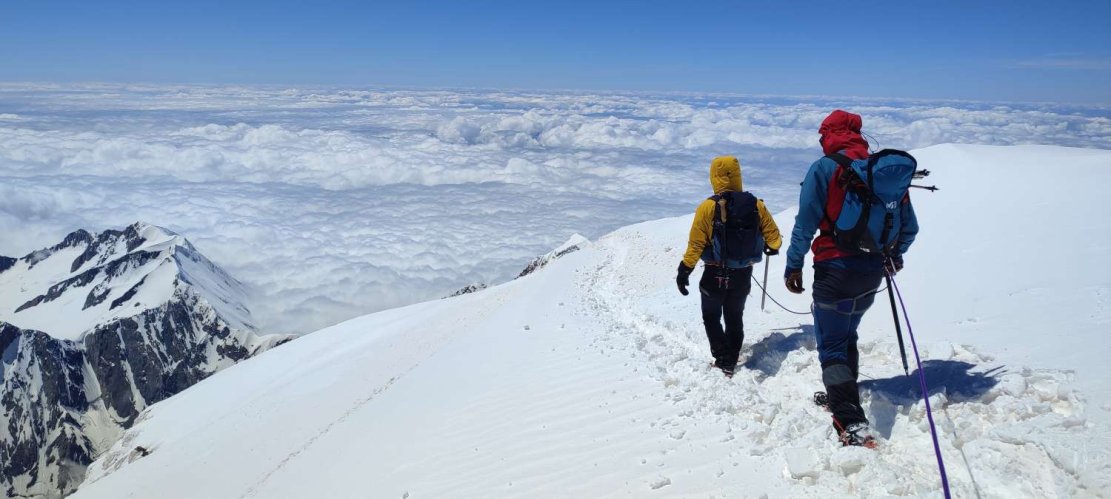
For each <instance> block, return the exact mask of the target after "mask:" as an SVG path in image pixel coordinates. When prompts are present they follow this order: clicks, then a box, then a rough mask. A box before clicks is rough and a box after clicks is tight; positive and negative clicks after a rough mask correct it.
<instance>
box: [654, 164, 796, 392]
mask: <svg viewBox="0 0 1111 499" xmlns="http://www.w3.org/2000/svg"><path fill="white" fill-rule="evenodd" d="M710 185H711V186H712V187H713V188H714V195H713V196H711V197H710V198H708V199H706V200H705V201H703V202H702V204H700V205H698V209H697V210H695V212H694V223H692V224H691V232H690V241H689V242H688V243H687V252H686V254H684V256H683V261H681V262H679V274H678V276H677V277H676V278H675V282H676V284H678V286H679V292H680V293H683V295H686V294H688V293H687V286H690V279H689V278H690V274H691V272H694V267H695V265H696V264H697V263H698V260H699V259H701V260H702V261H703V262H704V263H705V266H704V267H705V268H704V270H703V272H702V279H701V280H700V281H699V283H698V290H699V294H701V295H702V322H703V324H704V325H705V326H706V337H707V338H708V339H709V340H710V353H711V354H712V355H713V356H714V367H717V368H718V369H721V370H722V372H724V373H725V375H726V376H730V377H731V376H733V371H734V370H735V369H736V366H737V358H738V357H739V356H740V353H741V344H742V343H743V342H744V337H745V333H744V322H743V318H744V308H745V300H746V299H747V298H748V292H749V290H750V289H751V288H752V282H751V280H752V266H753V265H754V264H756V263H757V262H759V261H760V260H761V259H762V257H763V255H768V256H771V255H775V254H778V253H779V247H780V246H781V245H782V244H783V241H782V239H781V237H780V235H779V227H777V226H776V225H775V220H774V219H773V218H772V216H771V214H770V213H768V208H767V207H766V206H764V202H763V201H762V200H760V199H757V198H756V197H755V196H753V195H752V194H751V193H748V192H745V191H744V190H743V188H742V185H741V164H740V162H738V161H737V158H735V157H733V156H719V157H717V158H714V160H713V161H712V162H711V163H710ZM723 315H724V316H725V328H724V329H723V328H722V325H721V319H722V316H723Z"/></svg>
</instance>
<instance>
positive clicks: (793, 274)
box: [783, 269, 806, 295]
mask: <svg viewBox="0 0 1111 499" xmlns="http://www.w3.org/2000/svg"><path fill="white" fill-rule="evenodd" d="M783 280H784V282H785V283H786V284H787V291H790V292H792V293H794V294H796V295H797V294H802V292H803V291H806V288H804V287H802V270H801V269H799V270H792V269H787V273H786V274H785V275H784V276H783Z"/></svg>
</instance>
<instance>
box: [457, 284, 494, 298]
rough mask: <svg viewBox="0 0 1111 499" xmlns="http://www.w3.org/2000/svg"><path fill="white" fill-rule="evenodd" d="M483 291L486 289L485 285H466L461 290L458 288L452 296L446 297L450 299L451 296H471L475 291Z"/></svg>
mask: <svg viewBox="0 0 1111 499" xmlns="http://www.w3.org/2000/svg"><path fill="white" fill-rule="evenodd" d="M484 289H486V285H485V284H482V283H479V284H468V285H466V286H463V287H462V288H459V289H458V290H456V291H455V292H454V293H452V294H450V295H448V298H450V297H452V296H460V295H467V294H471V293H474V292H476V291H482V290H484Z"/></svg>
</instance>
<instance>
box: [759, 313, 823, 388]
mask: <svg viewBox="0 0 1111 499" xmlns="http://www.w3.org/2000/svg"><path fill="white" fill-rule="evenodd" d="M790 329H793V330H794V329H797V328H790ZM801 329H802V330H801V331H797V330H796V332H794V333H791V334H790V335H785V334H783V333H780V332H774V333H772V334H770V335H768V336H767V337H765V338H763V339H761V340H760V341H757V342H756V343H754V344H753V345H752V347H751V349H750V350H751V352H752V354H751V355H750V356H749V357H748V360H746V361H745V363H744V364H743V366H744V368H745V369H749V370H752V371H756V372H758V373H760V375H762V376H763V377H768V376H775V375H776V374H777V373H779V368H780V367H782V366H783V361H784V360H786V359H787V355H788V354H790V353H791V352H793V351H795V350H799V349H803V348H805V349H807V350H814V349H815V348H816V342H815V340H814V326H811V325H802V326H801Z"/></svg>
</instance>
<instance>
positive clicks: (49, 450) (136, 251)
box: [0, 223, 286, 496]
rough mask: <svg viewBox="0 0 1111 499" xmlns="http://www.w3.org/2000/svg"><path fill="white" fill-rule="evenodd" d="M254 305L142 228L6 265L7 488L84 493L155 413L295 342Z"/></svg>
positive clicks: (76, 238)
mask: <svg viewBox="0 0 1111 499" xmlns="http://www.w3.org/2000/svg"><path fill="white" fill-rule="evenodd" d="M243 303H244V289H243V286H242V285H241V284H240V283H239V282H238V281H236V280H235V279H233V278H232V277H231V276H229V275H227V274H226V273H225V272H224V271H223V270H221V269H220V268H219V267H217V266H216V265H214V264H213V263H212V262H210V261H209V260H208V259H206V258H205V257H204V256H203V255H201V254H200V253H199V252H197V250H196V248H194V247H193V245H191V244H190V243H189V242H188V241H187V240H185V238H183V237H182V236H180V235H177V234H174V233H172V232H170V231H167V230H165V229H162V228H159V227H155V226H152V225H146V224H141V223H137V224H134V225H131V226H129V227H127V228H126V229H124V230H122V231H116V230H108V231H105V232H102V233H99V234H91V233H89V232H86V231H84V230H78V231H76V232H73V233H71V234H69V235H68V236H66V238H65V239H64V240H63V241H62V242H61V243H59V244H57V245H55V246H53V247H51V248H46V249H43V250H39V251H35V252H32V253H31V254H28V255H27V256H24V257H23V258H19V259H13V258H4V259H2V260H0V352H2V362H0V375H2V381H3V397H2V398H0V427H3V428H4V431H3V432H2V433H0V457H2V458H3V459H0V487H2V488H3V490H4V492H6V494H7V495H8V496H57V495H59V494H64V493H67V492H70V491H72V490H73V489H74V488H75V487H76V485H77V484H78V483H80V481H81V480H82V477H83V474H84V468H85V466H86V465H87V464H89V463H90V462H91V461H92V459H93V458H95V457H96V456H97V455H99V454H100V453H101V452H103V451H104V450H106V449H107V448H108V446H110V445H111V444H112V443H113V442H115V440H116V439H117V438H118V437H119V436H120V434H121V433H122V431H123V429H124V428H127V427H129V426H131V425H132V424H133V423H134V422H135V420H136V418H137V417H138V415H139V414H140V413H141V412H142V411H143V410H144V409H145V408H147V407H148V406H149V405H151V404H154V403H156V402H159V401H161V400H164V399H166V398H167V397H169V396H171V395H174V394H176V393H178V392H180V391H182V390H184V389H185V388H188V387H189V386H191V385H193V384H195V383H196V382H198V381H200V380H202V379H204V378H206V377H208V376H209V375H211V374H212V373H214V372H216V371H218V370H220V369H223V368H225V367H228V366H230V365H232V364H234V363H235V362H238V361H241V360H243V359H246V358H248V357H251V356H253V355H255V354H257V353H259V352H261V351H263V350H266V349H268V348H270V347H272V346H274V345H276V344H278V343H280V342H282V341H283V340H285V339H286V337H283V336H274V335H270V336H260V335H259V334H257V332H256V331H255V329H254V327H253V326H252V325H251V321H250V311H249V310H247V309H246V308H245V307H244V306H243Z"/></svg>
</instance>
